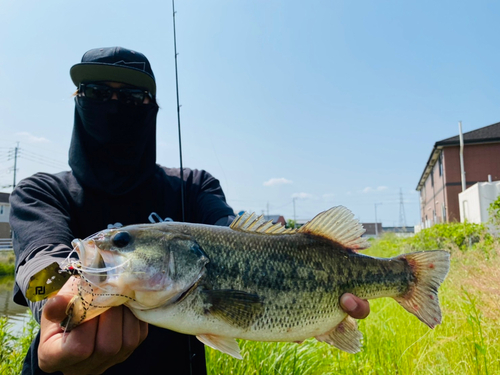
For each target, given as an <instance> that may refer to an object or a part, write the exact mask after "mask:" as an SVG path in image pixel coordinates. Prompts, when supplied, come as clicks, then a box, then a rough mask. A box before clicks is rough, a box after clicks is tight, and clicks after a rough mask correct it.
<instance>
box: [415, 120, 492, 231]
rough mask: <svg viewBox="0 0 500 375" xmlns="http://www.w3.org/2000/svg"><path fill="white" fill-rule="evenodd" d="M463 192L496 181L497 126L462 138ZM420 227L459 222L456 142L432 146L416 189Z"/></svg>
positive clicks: (456, 139)
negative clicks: (484, 182)
mask: <svg viewBox="0 0 500 375" xmlns="http://www.w3.org/2000/svg"><path fill="white" fill-rule="evenodd" d="M463 140H464V150H463V160H464V170H465V181H466V188H468V187H470V186H472V185H474V184H475V183H477V182H483V181H488V178H489V176H491V177H490V178H491V180H492V181H497V180H500V122H499V123H496V124H493V125H489V126H485V127H483V128H479V129H476V130H473V131H470V132H467V133H464V134H463ZM417 191H419V192H420V215H421V219H422V227H423V228H428V227H430V226H432V225H433V224H436V223H442V222H451V221H460V208H459V201H458V194H459V193H461V192H462V178H461V168H460V138H459V136H458V135H456V136H454V137H451V138H446V139H443V140H442V141H438V142H436V143H435V144H434V147H433V149H432V152H431V154H430V156H429V159H428V161H427V164H426V166H425V168H424V171H423V173H422V176H421V177H420V180H419V182H418V185H417Z"/></svg>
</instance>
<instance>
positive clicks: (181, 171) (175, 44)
mask: <svg viewBox="0 0 500 375" xmlns="http://www.w3.org/2000/svg"><path fill="white" fill-rule="evenodd" d="M175 13H176V12H175V3H174V0H172V20H173V26H174V59H175V93H176V96H177V130H178V133H179V160H180V169H181V170H180V179H181V212H182V221H183V222H184V221H185V215H184V168H183V166H182V139H181V105H180V104H179V74H178V72H177V55H178V53H177V35H176V33H175ZM191 340H192V336H190V335H188V336H187V342H188V353H189V374H190V375H193V349H192V343H191Z"/></svg>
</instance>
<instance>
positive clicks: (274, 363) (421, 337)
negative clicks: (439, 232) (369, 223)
mask: <svg viewBox="0 0 500 375" xmlns="http://www.w3.org/2000/svg"><path fill="white" fill-rule="evenodd" d="M448 229H449V228H448ZM448 229H447V230H448ZM455 229H456V230H459V231H462V230H461V229H460V228H455ZM476 234H477V233H476ZM421 236H422V237H420V236H415V237H414V238H412V239H401V238H398V237H395V236H384V237H383V238H382V239H379V240H377V241H374V242H373V244H372V247H371V248H370V249H368V250H367V251H366V252H365V253H367V254H368V255H372V256H380V257H392V256H395V255H398V254H401V253H404V252H409V251H414V250H416V249H418V248H420V249H422V250H430V249H433V248H434V249H435V248H437V246H436V242H437V241H436V240H435V239H434V240H431V238H430V237H429V236H428V233H424V234H422V235H421ZM445 238H446V236H441V237H440V239H439V241H440V244H439V246H440V247H441V248H445V249H446V250H448V251H450V252H451V254H452V257H451V268H450V273H449V275H448V277H447V278H446V280H445V282H444V283H443V285H442V286H441V288H440V290H439V297H440V302H441V308H442V311H443V317H444V318H443V323H442V324H441V325H439V326H437V327H436V328H435V329H434V330H431V329H429V328H428V327H427V326H425V325H424V324H423V323H421V322H420V321H419V320H418V319H417V318H416V317H414V316H413V315H411V314H409V313H407V312H406V311H405V310H404V309H403V308H402V307H401V306H399V304H398V303H397V302H395V301H394V300H392V299H388V298H384V299H377V300H372V301H371V302H370V306H371V313H370V315H369V316H368V318H367V319H364V320H360V321H359V329H360V331H361V332H362V333H363V335H364V340H363V350H362V351H361V352H360V353H357V354H354V355H352V354H348V353H345V352H342V351H340V350H337V349H336V348H333V347H331V346H329V345H328V344H325V343H320V342H317V341H316V340H314V339H311V340H307V341H305V342H304V343H302V344H300V345H298V344H293V343H260V342H251V341H245V340H239V342H240V346H241V349H242V355H243V360H241V361H240V360H236V359H233V358H231V357H229V356H228V355H225V354H222V353H220V352H218V351H215V350H213V349H210V348H207V350H206V352H207V358H208V362H207V367H208V369H209V374H211V375H216V374H235V375H238V374H241V375H243V374H353V375H354V374H377V375H378V374H380V375H382V374H384V375H385V374H398V375H404V374H407V375H410V374H411V375H414V374H435V375H438V374H443V375H444V374H447V375H448V374H457V375H458V374H460V375H463V374H475V375H479V374H485V375H492V374H500V355H499V353H500V320H499V318H498V317H499V316H500V272H499V270H500V245H499V244H498V242H495V241H494V240H493V239H492V238H486V237H484V236H481V235H479V236H478V235H476V236H475V237H474V241H468V240H467V236H464V237H463V238H461V239H459V240H457V239H456V238H454V237H448V238H449V240H448V241H446V240H445ZM485 239H486V240H485ZM469 243H472V249H471V250H469ZM417 246H418V247H417Z"/></svg>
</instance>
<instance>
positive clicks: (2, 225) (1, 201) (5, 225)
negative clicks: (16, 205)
mask: <svg viewBox="0 0 500 375" xmlns="http://www.w3.org/2000/svg"><path fill="white" fill-rule="evenodd" d="M9 196H10V194H9V193H0V238H10V225H9V212H10V203H9Z"/></svg>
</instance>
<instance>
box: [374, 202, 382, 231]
mask: <svg viewBox="0 0 500 375" xmlns="http://www.w3.org/2000/svg"><path fill="white" fill-rule="evenodd" d="M381 204H382V203H375V237H377V238H378V223H377V206H378V205H381Z"/></svg>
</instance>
